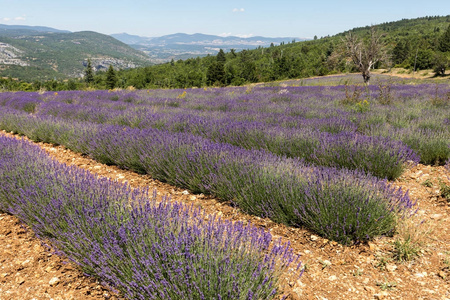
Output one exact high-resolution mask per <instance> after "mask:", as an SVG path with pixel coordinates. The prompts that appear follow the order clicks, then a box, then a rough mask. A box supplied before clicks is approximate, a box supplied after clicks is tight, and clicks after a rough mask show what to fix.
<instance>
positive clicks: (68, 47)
mask: <svg viewBox="0 0 450 300" xmlns="http://www.w3.org/2000/svg"><path fill="white" fill-rule="evenodd" d="M87 59H91V61H92V64H93V66H94V68H95V69H96V70H99V69H105V70H106V68H108V67H109V65H113V66H114V67H115V68H116V69H119V68H120V69H127V68H135V67H139V66H146V65H150V64H151V62H150V59H149V58H148V56H147V55H146V54H144V53H142V52H140V51H138V50H136V49H133V48H132V47H130V46H128V45H127V44H125V43H122V42H120V41H118V40H116V39H115V38H113V37H111V36H109V35H104V34H100V33H97V32H92V31H81V32H70V31H65V30H58V29H54V28H50V27H42V26H36V27H34V26H19V25H15V26H10V25H1V24H0V76H11V77H18V78H21V79H30V78H33V79H39V80H45V79H53V78H67V77H80V76H82V75H83V72H84V69H85V65H86V62H87Z"/></svg>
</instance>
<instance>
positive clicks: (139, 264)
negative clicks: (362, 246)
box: [0, 137, 299, 299]
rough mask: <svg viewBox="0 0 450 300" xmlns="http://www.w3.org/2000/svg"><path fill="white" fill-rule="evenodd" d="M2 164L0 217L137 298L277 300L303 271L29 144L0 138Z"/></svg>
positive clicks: (216, 224) (220, 227)
mask: <svg viewBox="0 0 450 300" xmlns="http://www.w3.org/2000/svg"><path fill="white" fill-rule="evenodd" d="M0 156H1V157H2V159H1V160H0V180H1V181H2V185H1V186H0V209H1V210H3V211H6V212H10V213H14V214H16V215H18V217H19V218H20V219H22V220H23V221H24V222H26V223H27V224H29V225H30V226H31V227H32V229H33V230H34V231H35V232H36V234H37V235H38V236H40V237H41V238H44V239H47V240H49V241H50V242H51V244H52V245H53V246H55V247H56V248H57V250H58V251H59V252H61V253H64V254H66V255H67V256H68V257H69V258H70V259H71V260H72V261H74V262H75V263H77V264H78V265H79V266H80V267H81V268H82V269H83V271H84V272H86V273H87V274H89V275H93V276H96V277H98V278H99V279H100V280H101V281H103V282H104V283H107V284H109V285H111V286H112V287H114V288H116V289H118V290H120V291H121V292H122V293H123V294H124V296H125V297H128V298H130V299H272V298H274V297H275V296H276V295H277V294H278V293H279V291H278V284H279V280H280V275H281V274H282V273H283V272H284V271H286V270H287V269H288V268H289V267H290V266H291V265H293V264H297V263H298V257H297V256H295V255H294V254H293V253H292V249H291V248H290V247H289V245H288V244H281V243H273V245H271V240H272V237H271V235H270V234H269V233H265V232H264V231H263V230H261V229H257V228H255V227H253V226H251V225H248V226H244V225H243V224H242V223H240V222H236V223H232V222H229V221H222V220H220V219H216V218H215V217H214V216H208V215H205V213H203V212H202V211H201V210H200V209H195V208H193V207H187V206H184V205H182V204H179V203H170V202H168V201H166V200H165V199H162V201H159V202H158V201H157V200H156V195H155V194H154V195H153V199H152V200H150V201H149V200H148V195H147V194H148V193H147V191H145V190H139V189H134V190H132V189H131V188H130V187H129V186H127V185H124V184H119V183H117V182H113V181H111V180H108V179H104V178H99V177H96V176H94V175H92V174H90V173H88V172H86V171H83V170H79V169H76V168H73V167H68V166H66V165H63V164H60V163H57V162H54V161H52V160H51V159H49V158H48V157H47V156H46V155H45V153H44V151H42V150H40V149H39V148H38V147H37V146H34V145H31V144H29V143H27V142H25V141H18V140H15V139H12V138H6V137H0ZM298 266H299V265H297V270H298ZM294 267H295V265H294Z"/></svg>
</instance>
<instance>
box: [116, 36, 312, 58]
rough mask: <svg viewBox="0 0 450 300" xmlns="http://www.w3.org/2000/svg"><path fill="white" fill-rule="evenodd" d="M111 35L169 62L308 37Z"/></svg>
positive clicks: (153, 56) (151, 55)
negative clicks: (221, 50)
mask: <svg viewBox="0 0 450 300" xmlns="http://www.w3.org/2000/svg"><path fill="white" fill-rule="evenodd" d="M111 36H112V37H114V38H116V39H118V40H119V41H122V42H124V43H126V44H128V45H130V46H132V47H133V48H135V49H138V50H140V51H143V52H145V53H147V54H148V55H149V56H150V57H151V59H152V61H153V62H167V61H169V60H171V59H174V60H178V59H187V58H191V57H196V56H206V55H208V54H211V55H215V54H217V52H218V51H219V49H223V50H225V51H230V50H231V49H234V50H236V51H241V50H244V49H255V48H258V47H268V46H270V45H271V44H274V45H279V44H281V43H287V42H291V41H292V40H296V41H303V40H307V39H305V38H296V37H275V38H273V37H263V36H254V37H246V38H244V37H238V36H225V37H224V36H218V35H208V34H202V33H195V34H186V33H175V34H169V35H164V36H160V37H143V36H137V35H130V34H127V33H119V34H112V35H111Z"/></svg>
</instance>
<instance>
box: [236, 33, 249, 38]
mask: <svg viewBox="0 0 450 300" xmlns="http://www.w3.org/2000/svg"><path fill="white" fill-rule="evenodd" d="M236 36H238V37H240V38H244V39H245V38H249V37H252V36H253V33H249V34H236Z"/></svg>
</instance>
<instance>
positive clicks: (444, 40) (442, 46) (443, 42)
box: [438, 25, 450, 52]
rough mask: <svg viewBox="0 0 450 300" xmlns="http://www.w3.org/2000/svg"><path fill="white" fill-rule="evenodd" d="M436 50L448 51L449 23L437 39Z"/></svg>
mask: <svg viewBox="0 0 450 300" xmlns="http://www.w3.org/2000/svg"><path fill="white" fill-rule="evenodd" d="M438 50H439V51H441V52H448V51H450V25H449V26H448V28H447V30H446V31H445V32H444V34H443V35H442V36H441V38H440V40H439V46H438Z"/></svg>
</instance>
